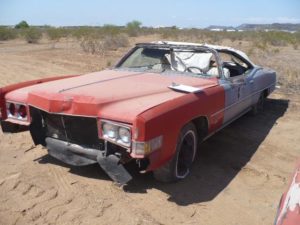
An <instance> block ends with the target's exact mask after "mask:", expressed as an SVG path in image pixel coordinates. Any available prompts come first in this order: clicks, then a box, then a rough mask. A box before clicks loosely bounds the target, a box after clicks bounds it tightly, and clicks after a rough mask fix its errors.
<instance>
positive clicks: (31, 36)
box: [23, 27, 42, 43]
mask: <svg viewBox="0 0 300 225" xmlns="http://www.w3.org/2000/svg"><path fill="white" fill-rule="evenodd" d="M23 35H24V38H25V40H26V41H27V42H28V43H38V41H39V40H40V39H41V38H42V32H41V31H40V30H39V29H38V28H34V27H31V28H28V29H25V30H24V31H23Z"/></svg>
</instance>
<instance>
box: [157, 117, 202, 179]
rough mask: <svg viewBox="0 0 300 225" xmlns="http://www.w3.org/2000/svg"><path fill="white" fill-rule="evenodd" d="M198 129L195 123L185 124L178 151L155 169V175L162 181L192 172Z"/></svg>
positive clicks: (177, 146)
mask: <svg viewBox="0 0 300 225" xmlns="http://www.w3.org/2000/svg"><path fill="white" fill-rule="evenodd" d="M197 139H198V138H197V130H196V127H195V125H194V124H193V123H188V124H187V125H185V126H184V127H183V128H182V130H181V132H180V135H179V137H178V140H177V145H176V152H175V154H174V156H173V157H172V158H171V160H170V161H169V162H167V163H166V164H165V165H163V166H162V167H160V168H158V169H157V170H155V171H154V177H155V178H156V179H157V180H159V181H162V182H171V181H177V180H181V179H184V178H185V177H186V176H187V175H188V174H189V172H190V168H191V165H192V163H193V161H194V159H195V155H196V151H197V143H198V140H197Z"/></svg>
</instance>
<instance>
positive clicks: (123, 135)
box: [119, 127, 131, 143]
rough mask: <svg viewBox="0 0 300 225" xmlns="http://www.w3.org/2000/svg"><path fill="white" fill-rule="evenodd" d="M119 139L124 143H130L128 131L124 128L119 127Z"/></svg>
mask: <svg viewBox="0 0 300 225" xmlns="http://www.w3.org/2000/svg"><path fill="white" fill-rule="evenodd" d="M119 138H120V139H121V141H122V142H124V143H130V141H131V134H130V130H129V129H127V128H124V127H120V129H119Z"/></svg>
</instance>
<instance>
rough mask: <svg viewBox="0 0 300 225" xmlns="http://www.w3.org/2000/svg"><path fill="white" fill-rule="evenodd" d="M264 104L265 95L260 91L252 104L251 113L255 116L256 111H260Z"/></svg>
mask: <svg viewBox="0 0 300 225" xmlns="http://www.w3.org/2000/svg"><path fill="white" fill-rule="evenodd" d="M264 104H265V96H264V93H261V94H260V96H259V99H258V101H257V103H256V104H255V105H253V106H252V109H251V114H252V115H253V116H256V115H257V114H258V113H260V112H262V111H263V110H264Z"/></svg>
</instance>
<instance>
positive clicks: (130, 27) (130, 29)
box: [126, 20, 142, 37]
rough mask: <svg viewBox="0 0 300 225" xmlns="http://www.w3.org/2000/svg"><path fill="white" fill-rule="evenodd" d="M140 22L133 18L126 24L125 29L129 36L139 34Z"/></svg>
mask: <svg viewBox="0 0 300 225" xmlns="http://www.w3.org/2000/svg"><path fill="white" fill-rule="evenodd" d="M141 25H142V23H141V22H140V21H137V20H133V21H132V22H129V23H127V24H126V30H127V33H128V35H129V36H130V37H136V36H138V34H139V31H140V28H141Z"/></svg>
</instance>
